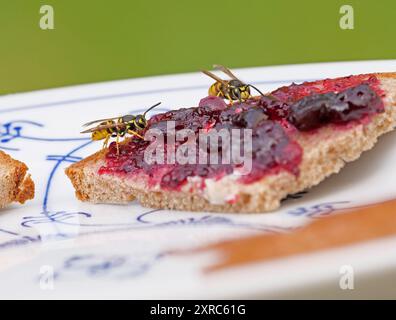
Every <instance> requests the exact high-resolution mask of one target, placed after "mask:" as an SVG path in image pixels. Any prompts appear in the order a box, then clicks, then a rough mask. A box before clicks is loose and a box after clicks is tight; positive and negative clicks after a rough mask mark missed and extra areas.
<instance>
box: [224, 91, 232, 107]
mask: <svg viewBox="0 0 396 320" xmlns="http://www.w3.org/2000/svg"><path fill="white" fill-rule="evenodd" d="M226 98H227V99H228V100H229V101H230V105H231V106H232V105H233V104H234V101H232V98H231V96H230V94H229V93H227V95H226Z"/></svg>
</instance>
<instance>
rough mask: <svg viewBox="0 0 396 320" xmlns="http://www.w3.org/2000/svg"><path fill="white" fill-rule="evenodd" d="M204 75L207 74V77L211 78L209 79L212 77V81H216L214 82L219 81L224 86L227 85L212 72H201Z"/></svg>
mask: <svg viewBox="0 0 396 320" xmlns="http://www.w3.org/2000/svg"><path fill="white" fill-rule="evenodd" d="M201 71H202V72H203V73H204V74H206V75H207V76H209V77H211V78H212V79H214V80H216V81H218V82H220V83H222V84H224V85H225V84H226V83H225V82H224V80H223V79H221V78H219V77H218V76H216V75H215V74H214V73H212V72H210V71H207V70H201Z"/></svg>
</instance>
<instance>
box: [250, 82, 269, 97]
mask: <svg viewBox="0 0 396 320" xmlns="http://www.w3.org/2000/svg"><path fill="white" fill-rule="evenodd" d="M248 86H249V87H251V88H253V89H254V90H256V91H257V92H258V93H259V94H261V95H262V96H263V97H265V95H264V93H262V92H261V91H260V90H259V89H258V88H257V87H255V86H254V85H251V84H248Z"/></svg>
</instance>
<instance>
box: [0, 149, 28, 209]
mask: <svg viewBox="0 0 396 320" xmlns="http://www.w3.org/2000/svg"><path fill="white" fill-rule="evenodd" d="M27 171H28V167H27V166H26V165H25V164H24V163H23V162H20V161H18V160H15V159H13V158H11V157H10V156H9V155H8V154H6V153H4V152H3V151H0V190H1V193H0V208H4V207H5V206H7V205H8V204H10V203H11V202H19V203H25V201H26V200H30V199H33V198H34V182H33V180H32V179H31V177H30V174H27Z"/></svg>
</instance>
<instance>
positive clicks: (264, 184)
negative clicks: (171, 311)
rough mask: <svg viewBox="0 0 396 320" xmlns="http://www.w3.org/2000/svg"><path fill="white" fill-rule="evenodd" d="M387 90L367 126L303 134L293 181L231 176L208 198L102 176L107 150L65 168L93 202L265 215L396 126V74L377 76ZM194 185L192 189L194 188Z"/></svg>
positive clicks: (289, 176)
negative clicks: (246, 181) (380, 107)
mask: <svg viewBox="0 0 396 320" xmlns="http://www.w3.org/2000/svg"><path fill="white" fill-rule="evenodd" d="M375 75H376V76H377V77H378V78H379V79H380V81H381V88H382V89H383V90H384V91H385V93H386V97H385V99H384V103H385V112H384V113H380V114H377V115H375V116H374V117H373V118H372V119H371V121H370V122H369V123H368V124H359V125H356V126H354V127H352V128H348V129H345V130H334V129H332V127H331V125H329V126H325V127H323V128H321V129H319V130H318V131H317V132H315V134H310V133H306V132H305V133H304V132H299V133H298V134H297V136H296V139H297V141H298V142H299V143H300V145H301V146H302V148H303V151H304V152H303V159H302V162H301V164H300V166H299V169H300V174H299V175H298V176H294V175H292V174H290V173H289V172H286V171H282V172H279V173H277V174H273V175H267V176H265V177H263V178H262V179H261V180H260V181H258V182H255V183H252V184H249V185H246V184H239V183H237V182H235V181H233V180H230V179H229V178H228V177H225V178H223V179H221V180H219V181H218V182H215V183H212V187H211V188H208V187H207V188H206V190H205V192H206V194H203V193H202V192H201V190H198V189H197V188H195V189H194V188H193V190H192V191H190V189H191V186H190V187H189V188H186V189H188V190H189V191H188V192H186V191H180V192H179V191H177V192H176V191H163V190H161V189H159V188H157V189H152V188H148V187H147V184H146V183H145V177H144V176H142V177H135V178H133V179H131V178H129V177H125V176H116V175H99V174H98V173H97V171H98V169H99V168H100V167H101V166H102V165H104V164H105V160H104V156H105V153H106V150H104V151H99V152H97V153H95V154H93V155H91V156H90V157H88V158H86V159H84V160H82V161H80V162H78V163H75V164H73V165H71V166H70V167H68V168H67V169H66V174H67V176H68V177H69V178H70V180H71V182H72V184H73V186H74V188H75V189H76V195H77V198H78V199H80V200H82V201H90V202H94V203H125V202H127V201H130V200H133V199H135V198H136V199H137V200H138V201H139V202H140V203H141V204H142V205H143V206H148V207H152V208H163V209H176V210H188V211H213V212H264V211H270V210H274V209H276V208H277V207H279V205H280V201H281V200H282V199H283V198H284V197H286V196H287V195H288V194H293V193H296V192H299V191H302V190H305V189H308V188H311V187H312V186H315V185H316V184H318V183H319V182H321V181H322V180H323V179H325V178H326V177H328V176H329V175H331V174H333V173H337V172H338V171H339V170H340V169H341V168H342V167H343V166H344V165H345V163H346V162H350V161H353V160H356V159H357V158H359V156H360V155H361V153H362V152H364V151H366V150H369V149H371V148H372V147H373V146H374V144H375V143H376V141H377V138H378V137H379V136H380V135H382V134H384V133H386V132H389V131H391V130H392V129H393V127H394V126H395V125H396V73H378V74H375ZM192 186H193V185H192ZM217 193H219V194H218V196H219V197H220V198H221V197H223V198H224V195H229V194H233V195H236V197H235V199H233V201H232V203H227V202H223V203H217V201H213V199H215V198H216V197H215V196H214V195H215V194H217Z"/></svg>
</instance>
